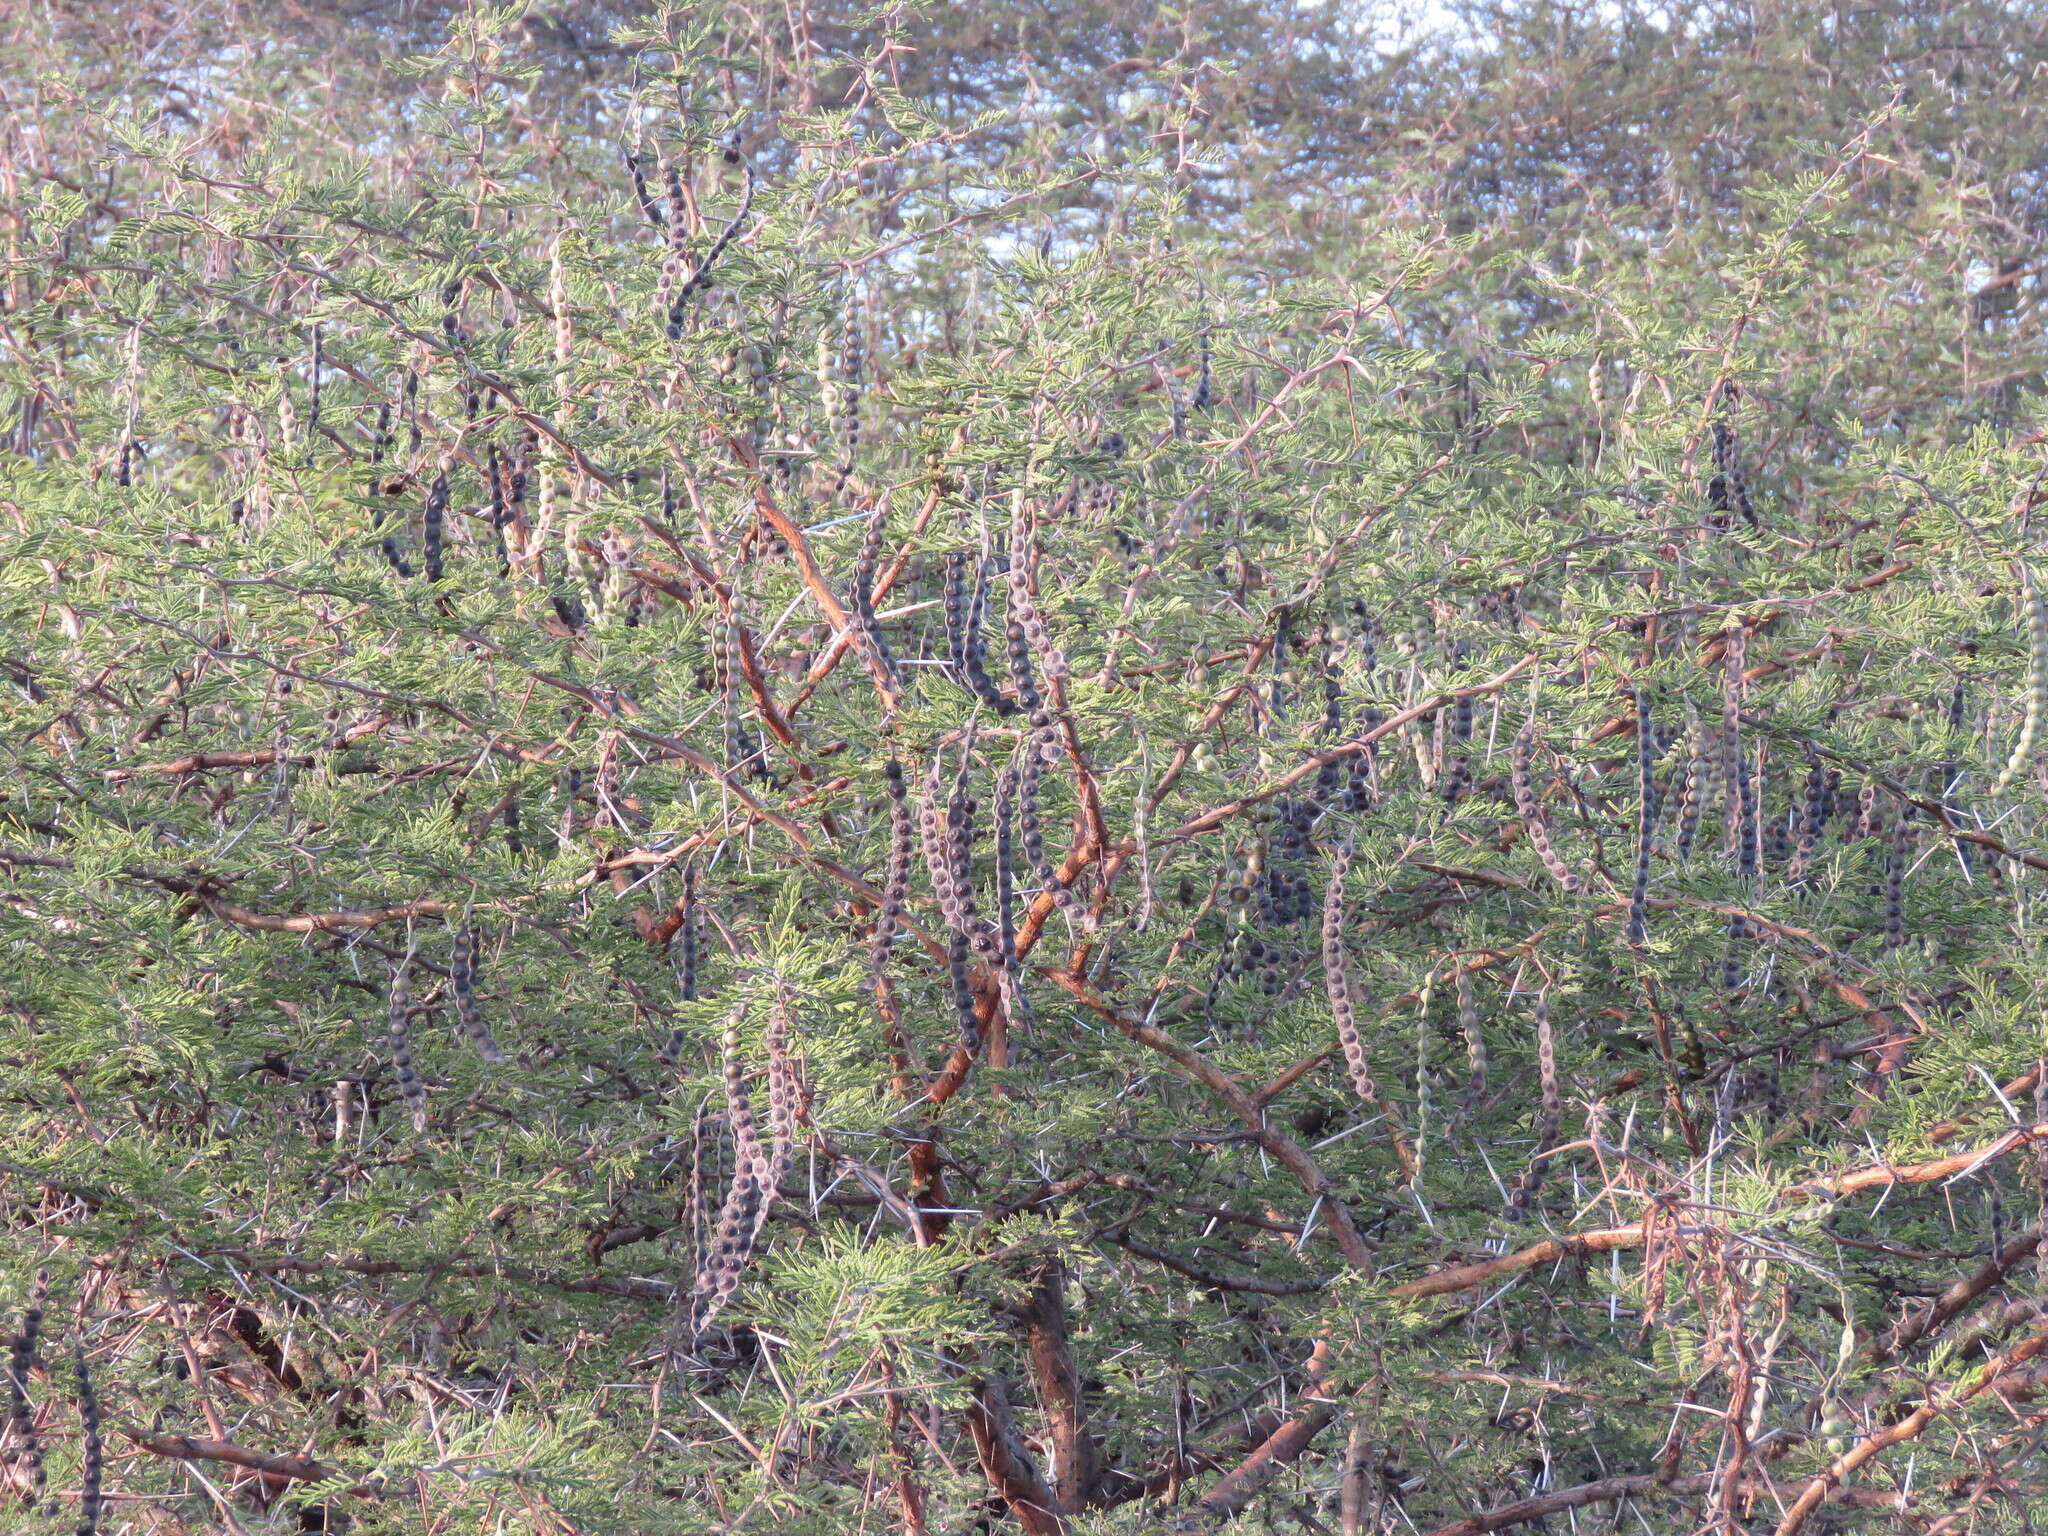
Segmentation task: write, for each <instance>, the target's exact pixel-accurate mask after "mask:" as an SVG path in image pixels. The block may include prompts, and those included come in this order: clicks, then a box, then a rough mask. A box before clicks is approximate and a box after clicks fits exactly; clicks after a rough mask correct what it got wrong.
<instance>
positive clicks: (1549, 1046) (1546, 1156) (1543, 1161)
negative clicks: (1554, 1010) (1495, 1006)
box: [1502, 992, 1564, 1226]
mask: <svg viewBox="0 0 2048 1536" xmlns="http://www.w3.org/2000/svg"><path fill="white" fill-rule="evenodd" d="M1534 1012H1535V1016H1536V1080H1537V1092H1538V1094H1539V1095H1540V1099H1539V1107H1538V1110H1537V1121H1536V1151H1535V1153H1534V1155H1532V1156H1531V1157H1530V1159H1529V1165H1528V1166H1527V1167H1526V1168H1524V1169H1523V1170H1522V1177H1521V1179H1520V1180H1519V1181H1518V1182H1517V1183H1516V1185H1515V1188H1514V1192H1513V1193H1512V1194H1511V1195H1509V1196H1508V1203H1507V1209H1506V1210H1505V1211H1504V1212H1502V1216H1503V1218H1504V1219H1505V1220H1506V1221H1507V1222H1508V1224H1509V1225H1510V1226H1512V1225H1514V1224H1516V1223H1518V1222H1521V1221H1523V1220H1525V1219H1526V1218H1527V1216H1528V1214H1529V1210H1530V1207H1531V1206H1533V1205H1534V1204H1535V1203H1536V1197H1537V1195H1538V1194H1539V1193H1540V1192H1541V1191H1542V1189H1543V1175H1544V1172H1545V1170H1546V1168H1547V1166H1548V1165H1549V1162H1550V1157H1551V1153H1552V1151H1553V1150H1554V1149H1555V1148H1556V1146H1557V1136H1558V1131H1559V1129H1560V1128H1561V1127H1562V1126H1563V1124H1564V1094H1563V1091H1562V1089H1561V1087H1560V1086H1559V1083H1558V1079H1557V1036H1556V1035H1555V1033H1553V1031H1552V1030H1551V1027H1550V1000H1549V998H1548V997H1547V996H1545V995H1544V994H1543V993H1540V992H1539V993H1537V994H1536V1006H1535V1009H1534Z"/></svg>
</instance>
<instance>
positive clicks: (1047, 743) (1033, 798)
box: [1017, 727, 1096, 933]
mask: <svg viewBox="0 0 2048 1536" xmlns="http://www.w3.org/2000/svg"><path fill="white" fill-rule="evenodd" d="M1058 743H1059V738H1058V737H1057V735H1056V734H1055V733H1054V732H1053V731H1052V729H1051V728H1050V727H1047V728H1045V729H1040V730H1033V731H1031V732H1030V733H1028V734H1027V735H1026V736H1025V738H1024V740H1023V742H1022V743H1021V745H1020V751H1021V753H1022V760H1021V764H1020V768H1019V772H1018V775H1017V831H1018V834H1019V836H1020V837H1021V838H1022V839H1023V842H1024V862H1025V864H1026V865H1028V866H1029V867H1030V870H1031V874H1032V877H1033V878H1034V879H1036V880H1037V881H1038V884H1039V888H1040V889H1041V890H1043V891H1046V892H1047V893H1049V894H1050V895H1051V897H1052V899H1053V901H1054V903H1055V904H1056V905H1057V906H1058V907H1059V909H1060V911H1061V913H1062V914H1064V915H1065V917H1066V918H1067V920H1068V921H1069V922H1071V923H1074V924H1075V925H1077V926H1078V927H1079V928H1081V930H1082V931H1083V932H1086V933H1092V932H1094V931H1095V927H1096V923H1095V916H1094V914H1093V913H1091V912H1090V911H1089V910H1088V908H1087V907H1086V906H1085V905H1083V903H1082V901H1081V898H1080V897H1078V896H1076V895H1075V894H1074V893H1073V891H1072V890H1071V889H1069V888H1068V886H1067V884H1066V882H1065V881H1063V880H1061V879H1060V876H1059V871H1058V870H1056V869H1054V868H1053V866H1052V860H1051V859H1050V858H1048V857H1047V856H1046V852H1045V828H1044V826H1043V825H1042V824H1041V823H1040V821H1039V813H1038V785H1039V779H1040V776H1041V775H1042V774H1043V773H1044V771H1045V763H1046V760H1047V754H1048V753H1053V754H1057V752H1058V751H1059V744H1058Z"/></svg>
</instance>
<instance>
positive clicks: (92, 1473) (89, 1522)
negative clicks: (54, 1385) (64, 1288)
mask: <svg viewBox="0 0 2048 1536" xmlns="http://www.w3.org/2000/svg"><path fill="white" fill-rule="evenodd" d="M71 1369H72V1372H73V1374H74V1375H75V1376H76V1377H77V1380H78V1434H79V1470H78V1536H99V1530H100V1506H101V1503H102V1496H101V1493H100V1478H101V1473H102V1469H103V1468H104V1467H105V1465H106V1448H105V1445H104V1443H103V1442H102V1440H101V1438H100V1400H99V1397H98V1395H97V1394H96V1393H95V1392H94V1391H93V1387H92V1372H91V1371H90V1370H88V1369H87V1368H86V1364H85V1350H84V1348H83V1346H80V1345H74V1346H72V1350H71Z"/></svg>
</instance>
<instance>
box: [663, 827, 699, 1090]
mask: <svg viewBox="0 0 2048 1536" xmlns="http://www.w3.org/2000/svg"><path fill="white" fill-rule="evenodd" d="M681 905H682V912H681V914H680V916H681V919H682V920H681V921H680V922H678V923H677V924H676V935H675V952H676V993H677V995H678V996H679V997H681V998H682V1000H683V1001H684V1002H686V1003H689V1002H695V1001H696V1000H697V948H698V943H699V940H700V934H701V929H702V927H703V922H704V915H703V912H702V910H701V907H700V904H699V902H698V900H697V866H696V865H695V864H694V863H688V864H685V865H684V866H683V894H682V901H681ZM687 1040H688V1037H687V1036H686V1035H685V1034H684V1032H683V1031H682V1030H680V1029H677V1030H674V1031H672V1032H671V1033H670V1035H669V1037H668V1040H667V1042H666V1043H665V1044H664V1045H663V1046H662V1047H661V1049H660V1050H659V1051H658V1052H656V1053H655V1054H656V1055H658V1056H659V1057H660V1058H661V1059H662V1060H663V1061H665V1062H667V1063H668V1064H669V1065H670V1066H674V1065H675V1064H676V1063H677V1062H678V1061H680V1060H682V1053H683V1046H684V1045H685V1043H687Z"/></svg>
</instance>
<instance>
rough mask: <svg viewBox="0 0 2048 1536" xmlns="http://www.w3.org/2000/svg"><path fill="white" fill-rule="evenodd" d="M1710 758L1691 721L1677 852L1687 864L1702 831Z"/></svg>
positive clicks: (1696, 725)
mask: <svg viewBox="0 0 2048 1536" xmlns="http://www.w3.org/2000/svg"><path fill="white" fill-rule="evenodd" d="M1706 780H1707V759H1706V757H1705V755H1704V754H1703V753H1702V752H1701V751H1700V746H1699V725H1698V722H1697V721H1693V722H1691V723H1690V724H1689V725H1688V727H1687V731H1686V745H1685V770H1684V776H1683V781H1682V785H1681V787H1680V789H1679V792H1678V835H1677V838H1676V850H1675V851H1676V852H1677V854H1678V858H1679V862H1680V863H1686V862H1689V861H1690V860H1691V858H1692V845H1693V839H1694V838H1695V837H1696V836H1697V835H1698V833H1699V826H1700V803H1701V801H1702V800H1703V799H1704V798H1705V797H1706Z"/></svg>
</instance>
